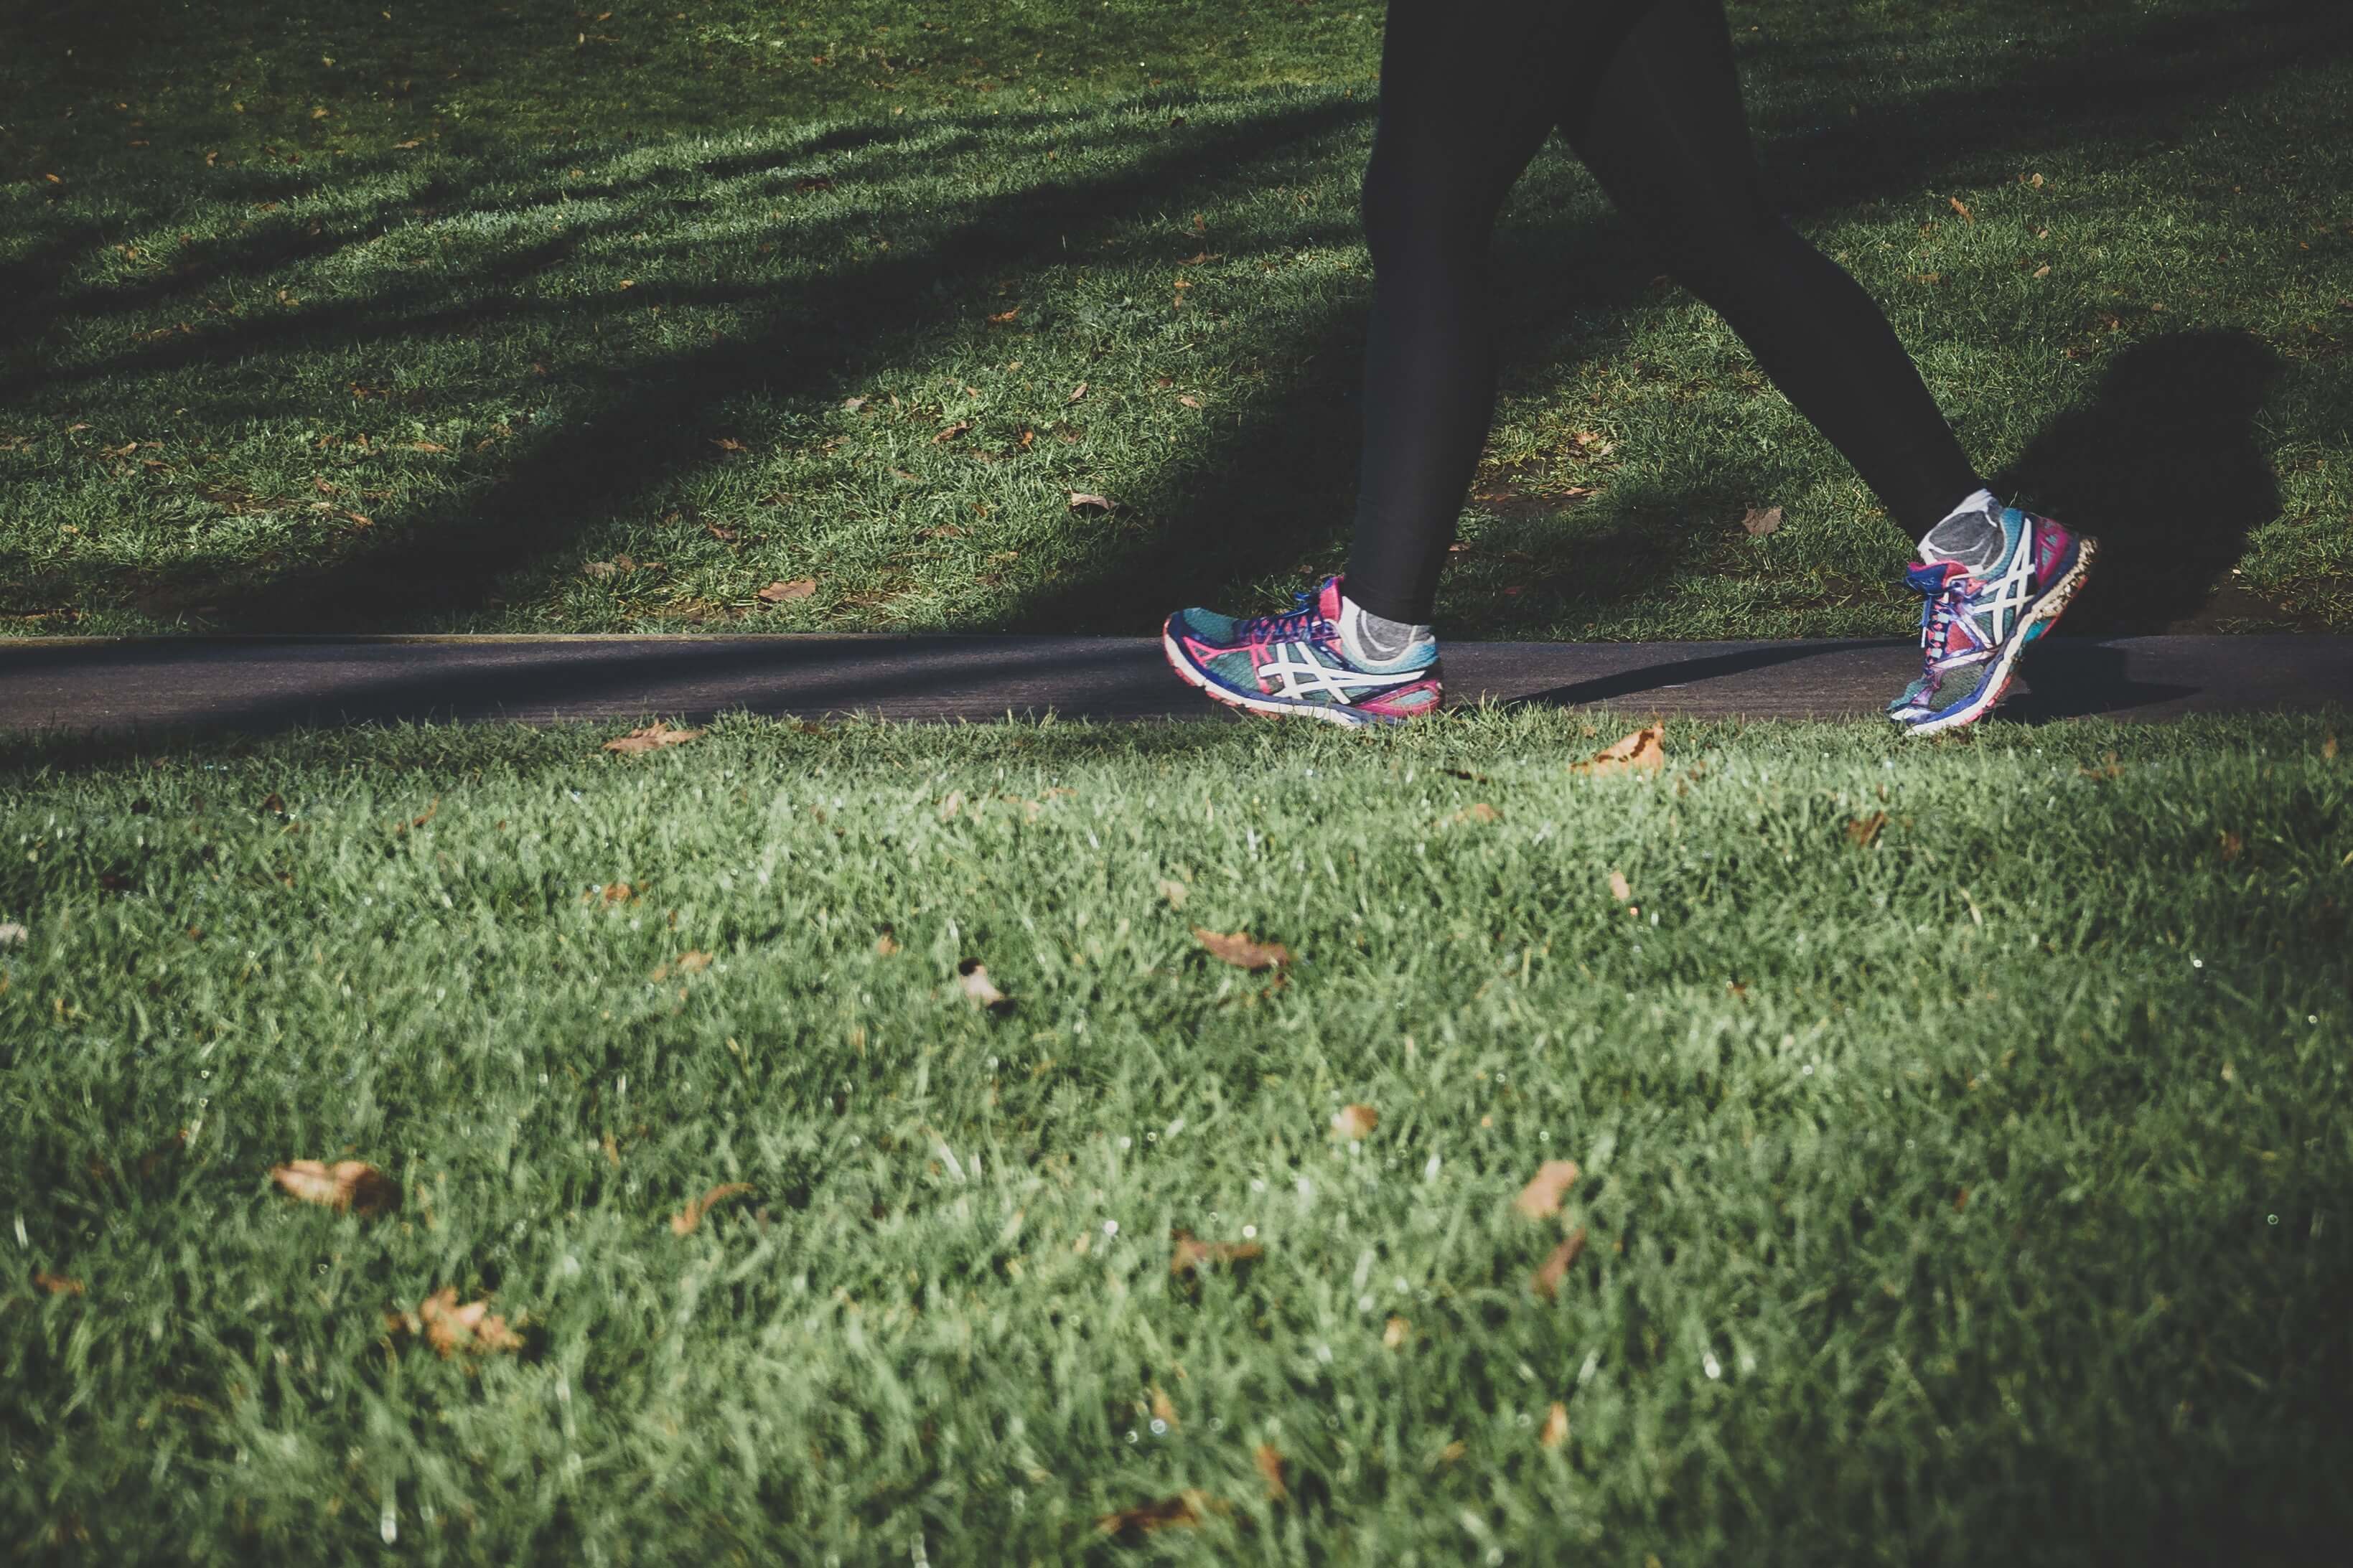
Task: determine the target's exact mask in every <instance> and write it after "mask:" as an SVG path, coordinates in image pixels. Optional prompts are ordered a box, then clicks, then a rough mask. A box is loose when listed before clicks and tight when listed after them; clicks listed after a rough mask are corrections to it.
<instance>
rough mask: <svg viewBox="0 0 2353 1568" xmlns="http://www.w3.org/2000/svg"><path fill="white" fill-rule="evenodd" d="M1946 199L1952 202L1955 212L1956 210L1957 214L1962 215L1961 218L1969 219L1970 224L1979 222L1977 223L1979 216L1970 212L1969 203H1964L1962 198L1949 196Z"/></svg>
mask: <svg viewBox="0 0 2353 1568" xmlns="http://www.w3.org/2000/svg"><path fill="white" fill-rule="evenodd" d="M1946 199H1947V201H1949V202H1951V203H1952V206H1953V210H1954V211H1955V212H1957V213H1958V214H1960V215H1961V216H1963V217H1964V218H1967V219H1968V221H1969V222H1971V223H1975V222H1977V221H1978V215H1977V214H1975V213H1973V212H1971V211H1969V208H1968V203H1967V202H1964V201H1963V200H1961V198H1960V197H1958V196H1948V197H1947V198H1946Z"/></svg>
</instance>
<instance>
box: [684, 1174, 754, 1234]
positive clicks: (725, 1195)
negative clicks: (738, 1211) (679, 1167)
mask: <svg viewBox="0 0 2353 1568" xmlns="http://www.w3.org/2000/svg"><path fill="white" fill-rule="evenodd" d="M751 1190H752V1184H751V1183H749V1182H722V1183H720V1184H718V1185H717V1186H715V1187H713V1188H712V1189H711V1190H710V1191H709V1192H707V1193H705V1194H702V1196H701V1197H699V1198H690V1199H689V1200H687V1205H686V1206H685V1207H684V1208H682V1209H681V1210H679V1211H678V1213H676V1214H674V1215H670V1233H671V1234H672V1235H673V1236H692V1235H693V1234H694V1232H695V1227H696V1226H700V1225H701V1224H702V1216H703V1215H707V1214H709V1213H710V1212H711V1211H712V1209H713V1208H715V1207H717V1206H718V1205H721V1204H723V1203H725V1202H726V1201H727V1200H728V1199H729V1198H740V1197H742V1196H743V1195H744V1194H745V1193H748V1192H750V1191H751Z"/></svg>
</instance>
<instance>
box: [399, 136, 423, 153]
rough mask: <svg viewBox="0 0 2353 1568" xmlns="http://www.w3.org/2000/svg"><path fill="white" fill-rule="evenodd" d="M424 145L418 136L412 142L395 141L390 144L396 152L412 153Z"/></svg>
mask: <svg viewBox="0 0 2353 1568" xmlns="http://www.w3.org/2000/svg"><path fill="white" fill-rule="evenodd" d="M424 145H425V142H424V140H423V138H421V137H420V138H418V139H417V140H416V141H414V142H394V143H393V144H392V150H393V151H394V152H396V153H413V152H415V151H416V150H417V148H419V147H422V146H424Z"/></svg>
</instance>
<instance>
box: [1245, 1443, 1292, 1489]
mask: <svg viewBox="0 0 2353 1568" xmlns="http://www.w3.org/2000/svg"><path fill="white" fill-rule="evenodd" d="M1250 1458H1252V1459H1253V1460H1254V1461H1256V1462H1257V1465H1258V1473H1259V1474H1260V1476H1261V1477H1262V1478H1264V1479H1265V1481H1266V1500H1267V1501H1269V1502H1281V1501H1282V1500H1283V1499H1284V1498H1287V1497H1289V1496H1290V1495H1291V1489H1290V1488H1289V1487H1287V1486H1285V1485H1284V1484H1283V1481H1282V1449H1280V1448H1278V1447H1275V1446H1274V1445H1273V1444H1271V1443H1261V1444H1260V1445H1259V1446H1258V1452H1256V1453H1255V1454H1252V1455H1251V1456H1250Z"/></svg>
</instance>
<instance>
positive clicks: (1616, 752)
mask: <svg viewBox="0 0 2353 1568" xmlns="http://www.w3.org/2000/svg"><path fill="white" fill-rule="evenodd" d="M1666 734H1667V728H1666V726H1665V725H1663V724H1650V725H1646V726H1644V727H1643V728H1641V729H1640V730H1637V731H1634V732H1633V733H1632V734H1630V735H1629V736H1627V737H1626V738H1625V739H1624V740H1622V741H1620V742H1617V743H1616V744H1615V745H1611V746H1605V747H1603V748H1602V749H1601V750H1600V751H1598V752H1594V753H1593V755H1591V756H1590V757H1588V758H1587V759H1586V760H1585V761H1583V762H1581V763H1573V764H1571V766H1570V768H1569V770H1568V771H1569V772H1571V773H1657V772H1658V771H1659V770H1660V769H1661V768H1662V767H1665V766H1666V765H1667V748H1666V745H1665V741H1666Z"/></svg>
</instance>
